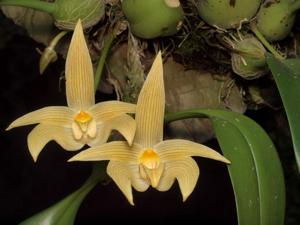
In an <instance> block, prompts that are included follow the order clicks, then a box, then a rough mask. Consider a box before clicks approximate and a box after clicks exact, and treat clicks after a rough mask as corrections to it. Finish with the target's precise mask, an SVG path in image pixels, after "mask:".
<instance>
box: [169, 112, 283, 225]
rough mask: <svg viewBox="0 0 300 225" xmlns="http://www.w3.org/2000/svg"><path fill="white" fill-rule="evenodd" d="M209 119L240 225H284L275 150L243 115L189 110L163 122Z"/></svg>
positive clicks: (279, 165) (281, 183)
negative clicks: (225, 160) (227, 162)
mask: <svg viewBox="0 0 300 225" xmlns="http://www.w3.org/2000/svg"><path fill="white" fill-rule="evenodd" d="M203 116H208V117H210V118H211V119H212V120H213V124H214V128H215V132H216V136H217V138H218V141H219V143H220V146H221V149H222V151H223V154H224V155H225V156H226V158H228V159H229V160H230V161H231V165H229V166H228V170H229V174H230V177H231V182H232V186H233V189H234V193H235V199H236V207H237V216H238V222H239V225H249V224H251V225H269V224H270V225H271V224H272V225H283V223H284V212H285V186H284V178H283V172H282V168H281V164H280V160H279V158H278V155H277V152H276V149H275V147H274V145H273V143H272V141H271V140H270V138H269V136H268V135H267V134H266V133H265V131H264V130H263V129H262V128H261V127H260V126H259V125H258V124H257V123H255V122H254V121H252V120H251V119H249V118H247V117H246V116H244V115H241V114H238V113H234V112H229V111H223V110H204V109H198V110H188V111H183V112H178V113H174V114H169V115H167V116H166V121H167V122H170V121H174V120H179V119H185V118H193V117H203Z"/></svg>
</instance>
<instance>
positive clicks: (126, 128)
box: [106, 114, 136, 146]
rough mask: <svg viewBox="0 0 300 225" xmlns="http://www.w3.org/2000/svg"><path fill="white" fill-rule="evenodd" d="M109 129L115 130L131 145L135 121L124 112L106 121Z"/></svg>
mask: <svg viewBox="0 0 300 225" xmlns="http://www.w3.org/2000/svg"><path fill="white" fill-rule="evenodd" d="M106 124H107V126H108V128H109V129H110V130H117V131H118V132H120V134H122V135H123V137H124V138H125V139H126V141H127V142H128V144H129V145H130V146H131V145H132V141H133V138H134V135H135V129H136V122H135V120H134V119H133V118H132V117H131V116H129V115H126V114H123V115H120V116H118V117H116V118H115V119H112V120H110V121H107V122H106Z"/></svg>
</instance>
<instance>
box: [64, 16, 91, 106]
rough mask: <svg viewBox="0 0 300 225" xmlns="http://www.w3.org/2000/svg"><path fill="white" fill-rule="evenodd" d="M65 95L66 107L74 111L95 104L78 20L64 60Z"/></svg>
mask: <svg viewBox="0 0 300 225" xmlns="http://www.w3.org/2000/svg"><path fill="white" fill-rule="evenodd" d="M66 95H67V102H68V106H69V107H71V108H73V109H76V110H82V111H84V110H86V109H88V108H89V107H90V106H92V105H93V104H95V97H94V75H93V65H92V61H91V58H90V55H89V50H88V48H87V45H86V42H85V38H84V34H83V29H82V25H81V22H80V20H79V22H78V23H77V25H76V27H75V30H74V33H73V36H72V39H71V43H70V47H69V51H68V55H67V59H66Z"/></svg>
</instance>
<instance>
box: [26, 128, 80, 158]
mask: <svg viewBox="0 0 300 225" xmlns="http://www.w3.org/2000/svg"><path fill="white" fill-rule="evenodd" d="M51 140H54V141H56V142H57V143H58V144H59V145H60V146H61V147H62V148H64V149H65V150H67V151H75V150H79V149H81V148H82V146H83V144H82V143H80V142H78V141H76V140H75V139H74V137H73V135H72V130H71V129H70V128H65V127H61V126H57V125H48V124H39V125H37V126H36V127H35V128H34V129H33V130H32V131H31V132H30V133H29V135H28V138H27V143H28V148H29V151H30V154H31V156H32V158H33V160H34V161H36V160H37V158H38V155H39V154H40V152H41V151H42V149H43V148H44V147H45V145H46V144H47V143H48V142H49V141H51Z"/></svg>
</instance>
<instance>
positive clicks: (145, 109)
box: [135, 52, 165, 147]
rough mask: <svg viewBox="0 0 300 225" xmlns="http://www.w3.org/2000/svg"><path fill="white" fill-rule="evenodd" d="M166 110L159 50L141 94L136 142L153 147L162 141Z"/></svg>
mask: <svg viewBox="0 0 300 225" xmlns="http://www.w3.org/2000/svg"><path fill="white" fill-rule="evenodd" d="M164 110H165V90H164V80H163V64H162V58H161V53H160V52H159V53H158V54H157V56H156V58H155V60H154V62H153V65H152V67H151V69H150V72H149V74H148V76H147V79H146V81H145V83H144V85H143V87H142V90H141V92H140V94H139V98H138V102H137V109H136V117H135V119H136V123H137V130H136V136H135V142H136V143H139V144H141V145H142V146H143V147H152V146H153V145H154V144H156V143H158V142H160V141H162V138H163V122H164Z"/></svg>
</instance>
